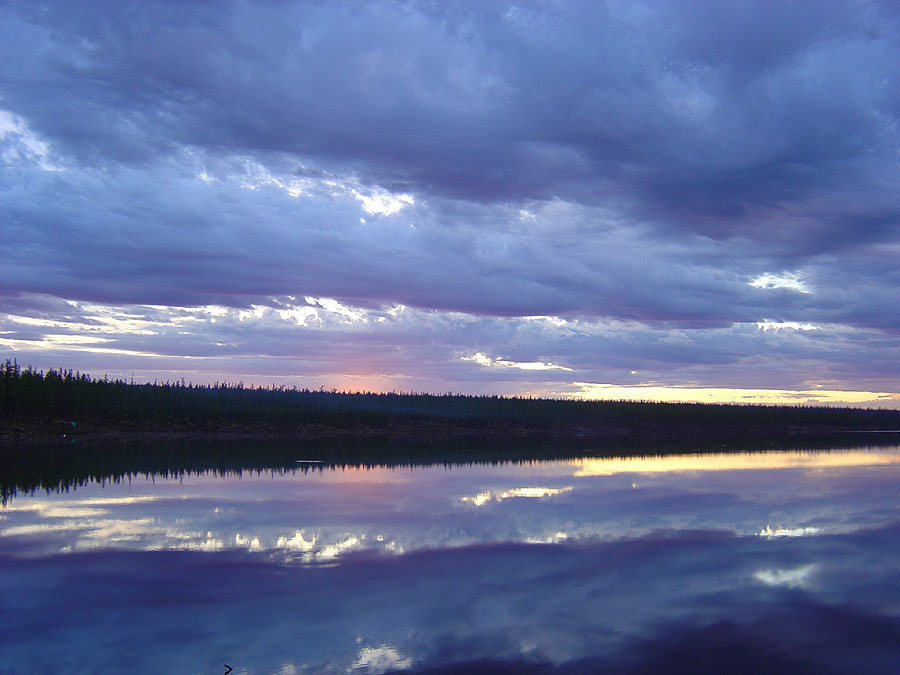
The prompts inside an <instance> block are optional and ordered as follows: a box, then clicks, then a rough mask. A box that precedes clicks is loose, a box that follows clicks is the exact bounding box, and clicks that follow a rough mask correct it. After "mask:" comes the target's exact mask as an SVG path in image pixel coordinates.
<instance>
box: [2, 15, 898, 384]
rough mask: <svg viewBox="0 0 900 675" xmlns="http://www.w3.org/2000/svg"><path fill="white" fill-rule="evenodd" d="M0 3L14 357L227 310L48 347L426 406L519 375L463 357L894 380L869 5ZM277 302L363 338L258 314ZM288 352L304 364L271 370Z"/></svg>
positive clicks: (892, 219) (894, 290)
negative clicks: (343, 387)
mask: <svg viewBox="0 0 900 675" xmlns="http://www.w3.org/2000/svg"><path fill="white" fill-rule="evenodd" d="M0 13H2V21H0V63H2V65H0V109H2V112H0V156H2V162H0V174H2V179H0V223H2V229H0V246H2V248H3V250H4V264H3V265H2V267H0V311H2V312H4V315H3V316H5V318H2V319H0V321H2V322H0V330H2V331H3V332H2V333H0V339H2V340H4V342H0V344H2V345H4V347H5V348H8V349H10V350H13V349H14V350H16V353H17V355H19V356H20V357H21V358H22V360H26V361H32V362H37V363H38V364H39V365H42V366H46V365H55V364H51V363H49V362H48V361H47V358H46V357H48V356H49V355H50V353H49V352H48V349H49V347H48V344H47V343H46V340H47V336H48V335H52V334H53V333H52V332H51V331H48V330H40V328H41V326H40V325H39V324H36V323H32V324H30V328H29V331H28V332H27V334H24V333H23V332H22V331H23V328H22V326H23V322H22V320H23V319H26V320H29V319H30V320H33V321H37V320H39V321H61V322H63V323H65V324H66V328H65V330H64V331H63V332H66V333H67V334H72V335H76V336H80V337H81V338H83V337H84V336H85V335H90V333H89V332H85V331H84V329H83V328H78V327H77V326H78V325H80V324H79V322H80V321H81V320H82V319H83V316H82V315H83V314H85V307H86V306H103V307H105V308H107V310H104V311H118V312H120V313H123V312H124V313H135V312H136V313H138V314H147V313H150V314H154V316H155V319H154V320H159V321H161V322H162V323H163V324H165V325H170V324H171V323H172V322H173V321H176V320H177V319H178V317H180V316H183V315H184V313H185V312H187V313H191V312H193V313H194V314H196V313H197V311H198V310H197V309H196V308H200V307H205V306H215V307H219V308H224V309H225V310H226V312H227V314H226V315H225V318H226V319H229V318H232V317H233V316H236V315H237V314H239V313H240V312H246V311H248V310H250V309H251V308H253V307H258V308H263V309H262V310H260V312H261V313H259V312H258V314H259V315H258V316H257V315H256V314H254V315H252V318H253V321H251V322H248V320H247V318H245V320H244V321H237V322H236V323H235V322H234V321H230V320H225V321H222V322H221V323H218V324H217V326H215V327H213V326H212V325H207V326H206V327H205V328H203V329H202V330H201V329H200V326H199V324H194V326H193V327H194V330H192V331H188V332H186V333H183V334H182V333H179V332H178V331H172V330H167V329H157V328H152V329H148V330H152V331H153V332H152V333H151V334H145V335H143V337H142V336H141V334H140V333H137V334H135V333H133V332H131V331H129V330H125V329H123V330H121V331H119V332H116V333H113V332H110V333H109V334H108V335H107V336H106V338H107V339H109V340H110V341H111V342H107V343H105V344H106V346H107V348H109V349H114V350H120V351H119V352H114V354H119V356H120V357H123V356H124V355H125V353H130V352H131V351H140V352H141V353H144V354H148V355H154V356H166V357H173V358H174V357H179V358H180V359H181V361H179V362H177V363H175V362H173V361H169V362H168V363H166V362H165V360H159V359H157V361H156V363H157V366H156V367H155V368H149V367H146V366H147V365H148V364H142V363H139V362H138V361H127V362H126V360H124V358H118V359H110V360H101V359H94V360H93V361H85V359H86V358H87V357H85V353H84V352H82V353H80V354H79V353H76V351H75V350H74V349H72V348H70V347H71V345H70V346H68V347H67V346H65V344H63V343H59V342H58V343H57V346H56V349H57V351H56V352H53V357H54V358H56V357H57V355H58V357H59V359H60V360H61V361H64V362H66V363H68V362H70V361H72V360H76V361H78V362H79V363H84V364H85V365H88V366H90V367H91V369H93V370H96V369H97V368H98V367H99V368H103V369H107V370H116V371H124V370H135V369H138V370H142V371H146V372H150V371H151V370H157V371H161V372H162V371H164V372H170V373H177V372H190V371H191V370H192V368H191V366H190V365H187V364H186V363H185V361H184V360H185V359H186V358H187V357H193V358H194V359H198V360H204V359H205V365H204V366H203V367H202V368H200V370H205V371H208V372H210V373H213V374H216V375H218V376H220V377H227V376H253V375H255V374H259V375H262V374H264V371H265V368H262V367H261V366H259V367H257V366H253V367H251V368H249V369H248V368H243V369H242V367H241V366H240V365H239V363H238V361H237V360H236V359H237V358H238V357H239V356H240V357H241V358H242V359H244V360H245V361H244V362H245V363H246V359H248V358H250V359H251V361H253V360H255V359H267V360H269V361H270V362H273V363H278V364H279V366H278V368H274V367H273V368H272V369H273V370H279V369H280V370H279V372H281V373H283V374H286V375H291V376H293V377H294V381H298V382H299V383H301V384H303V383H304V382H305V381H306V380H304V378H315V377H318V376H319V375H321V376H323V377H325V378H326V379H327V378H328V377H330V378H331V380H329V381H331V382H338V383H346V382H348V380H347V377H351V376H356V377H358V376H360V375H361V374H362V371H363V370H365V371H366V374H375V373H376V371H377V374H378V375H379V376H380V377H382V378H385V377H389V378H394V379H393V380H391V381H393V382H400V383H406V384H412V383H414V381H415V380H416V379H417V378H418V379H419V381H420V382H421V383H423V384H424V383H429V384H428V385H427V386H422V387H421V389H430V390H441V389H447V388H466V386H467V385H465V382H466V381H468V380H470V379H472V375H471V374H470V373H471V369H472V368H476V367H477V368H480V369H481V370H480V371H479V372H480V375H479V376H478V377H479V378H480V379H481V383H480V384H479V385H477V386H474V385H473V389H477V390H481V391H509V392H514V391H529V390H531V389H529V387H531V388H532V389H533V388H534V387H532V386H531V385H530V384H529V382H535V379H534V378H535V373H534V372H533V371H529V370H527V369H522V368H496V367H494V368H492V367H491V364H496V363H503V362H511V363H520V364H521V363H548V364H555V365H558V366H560V367H561V368H571V369H572V371H564V370H555V371H554V370H551V371H549V372H550V373H552V374H553V375H554V379H553V380H552V381H551V380H548V379H547V377H546V373H545V374H544V376H542V377H543V379H540V378H539V380H537V381H538V382H539V385H540V387H541V389H540V390H541V391H543V392H545V393H546V392H551V391H558V392H560V393H563V390H564V389H565V387H568V389H567V390H566V391H571V390H572V383H573V382H579V381H584V382H599V383H614V384H619V385H625V384H639V383H656V384H666V385H694V386H717V387H748V388H753V387H762V386H766V387H775V388H787V389H804V390H805V389H810V388H814V387H815V386H816V385H818V386H820V387H828V388H832V389H865V390H868V391H872V392H895V391H897V388H896V384H894V383H895V382H896V381H897V375H898V371H897V367H896V366H895V365H893V364H896V363H898V362H900V361H898V360H897V359H896V358H893V356H892V355H893V354H895V353H896V350H897V349H898V346H900V342H898V333H900V319H898V316H900V315H898V313H897V312H895V311H893V308H894V307H896V306H897V305H898V301H900V272H898V269H900V268H898V265H897V258H898V252H900V237H898V234H900V232H898V230H900V219H898V214H900V197H898V192H897V190H896V185H895V183H896V180H895V179H896V176H897V175H898V171H900V154H898V150H900V142H898V125H897V120H898V111H900V95H898V94H897V92H898V91H900V86H898V85H900V82H898V75H900V14H898V13H897V11H896V8H894V7H893V5H891V4H890V3H876V2H850V1H842V2H827V3H821V4H820V5H817V9H816V11H815V12H810V11H809V8H808V6H807V5H805V4H803V3H782V4H780V5H779V7H778V8H777V9H773V8H761V7H757V6H755V5H752V4H751V5H746V6H740V7H720V6H719V5H718V4H716V3H706V2H684V3H676V4H671V3H631V2H629V3H618V2H608V3H603V4H593V3H584V4H567V5H564V6H558V5H553V4H549V3H541V2H527V3H520V4H518V5H513V4H507V3H491V4H489V5H485V4H484V3H466V2H462V3H455V4H452V5H443V4H439V5H434V4H430V3H415V2H412V3H403V4H398V3H354V2H341V3H326V4H322V5H319V4H308V3H302V4H301V3H278V4H272V5H264V6H249V5H246V4H244V3H237V2H234V3H223V4H209V5H208V4H203V5H197V4H190V5H185V4H184V3H179V2H154V3H149V4H144V5H142V6H141V7H140V8H138V9H135V8H133V7H126V6H123V5H120V4H118V3H102V2H95V3H53V2H50V3H43V4H35V3H30V2H28V3H26V2H22V3H17V2H12V3H7V4H5V5H4V7H3V8H2V9H0ZM307 297H310V298H325V299H335V301H336V302H338V303H339V304H340V305H341V306H343V307H345V308H349V311H351V312H356V313H363V314H365V313H374V314H375V315H378V317H373V318H384V319H385V321H384V322H375V321H374V320H373V321H368V322H363V321H357V322H355V323H354V322H349V324H348V326H350V324H352V326H350V327H348V326H344V325H343V323H347V322H343V323H339V324H335V325H334V326H332V328H331V329H329V330H328V331H318V332H315V331H310V330H306V329H304V327H303V326H300V327H298V326H297V323H298V322H296V321H294V325H293V328H291V326H290V322H289V321H287V320H284V323H285V325H276V323H277V322H274V321H270V320H269V319H270V318H272V317H275V316H278V317H281V318H282V319H283V318H284V312H290V311H294V309H297V308H299V311H300V312H301V314H303V313H308V312H309V309H308V308H309V307H315V306H316V305H315V303H313V304H312V305H311V304H309V303H308V302H305V301H303V300H302V299H303V298H307ZM72 303H75V304H74V305H73V304H72ZM399 305H403V306H405V307H407V308H409V311H408V312H407V313H406V314H404V315H403V318H402V319H400V318H397V316H396V315H394V314H391V308H396V307H398V306H399ZM67 306H68V307H72V308H73V309H68V310H67V309H65V307H67ZM292 308H293V309H292ZM320 309H321V308H320ZM254 311H255V310H254ZM360 316H362V314H360ZM534 316H540V317H548V319H547V320H544V321H543V322H540V321H538V322H534V321H532V320H528V319H525V318H524V317H534ZM344 318H347V317H346V316H345V317H344ZM376 323H378V325H376ZM382 323H384V324H387V326H383V325H381V324H382ZM251 326H252V327H251ZM538 326H540V328H539V329H538ZM765 326H770V327H780V328H781V330H779V331H778V332H777V334H776V332H775V331H773V330H766V329H765V328H764V327H765ZM44 328H46V326H44ZM179 335H180V336H181V337H180V338H179V337H177V336H179ZM313 335H315V336H316V337H312V336H313ZM23 340H24V341H26V342H23ZM316 340H321V341H322V347H321V349H322V351H321V353H320V352H319V351H317V350H316V346H315V343H316ZM219 343H222V344H224V345H234V346H236V347H232V348H231V351H230V352H229V351H228V350H226V351H225V352H223V351H222V345H220V344H219ZM300 345H302V346H303V351H304V353H306V354H310V358H309V359H308V360H309V361H310V362H315V363H317V364H323V363H325V364H330V365H329V367H328V368H326V369H324V370H323V369H322V368H313V367H312V366H309V367H307V366H302V365H300V364H299V363H298V360H297V359H296V358H295V357H296V356H297V354H296V352H297V351H298V350H299V349H300ZM362 345H365V351H366V352H370V353H372V354H374V355H375V356H374V360H373V361H371V362H369V364H368V365H367V366H366V367H365V368H363V367H362V366H360V365H358V364H359V362H360V361H361V360H362V359H363V356H362V355H363V353H364V351H363V347H362ZM307 347H309V349H310V350H311V351H305V350H306V348H307ZM329 349H330V350H329ZM123 350H124V351H123ZM120 352H121V353H120ZM286 352H290V353H286ZM93 353H97V352H93ZM382 353H384V354H385V356H384V357H383V359H382V357H381V356H380V354H382ZM477 353H481V354H483V355H484V356H485V358H486V359H487V361H485V360H484V359H483V360H482V362H477V361H471V360H470V361H465V360H463V359H464V358H470V357H473V356H474V355H475V354H477ZM387 354H390V355H392V356H387ZM107 355H109V353H108V354H107ZM229 357H231V358H232V359H234V360H230V361H229ZM285 358H291V359H293V360H291V361H285ZM380 359H381V360H380ZM195 365H196V364H195ZM631 371H636V373H637V379H635V377H634V376H633V375H632V373H631ZM563 373H565V374H566V376H565V377H561V375H562V374H563ZM265 374H266V375H268V373H265ZM569 374H571V377H569V376H568V375H569ZM510 377H513V379H514V381H515V382H516V383H517V384H515V385H514V386H513V385H511V386H510V387H509V388H508V389H506V388H505V385H504V381H505V380H507V379H508V378H510ZM342 378H343V379H342ZM416 388H419V387H416Z"/></svg>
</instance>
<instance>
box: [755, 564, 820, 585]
mask: <svg viewBox="0 0 900 675" xmlns="http://www.w3.org/2000/svg"><path fill="white" fill-rule="evenodd" d="M815 569H816V565H815V564H810V565H802V566H800V567H795V568H793V569H766V570H759V571H758V572H756V573H754V575H753V578H754V579H756V581H758V582H760V583H762V584H765V585H766V586H784V587H786V588H803V587H804V586H808V585H809V578H810V576H811V575H812V573H813V572H814V571H815Z"/></svg>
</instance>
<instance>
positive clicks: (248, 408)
mask: <svg viewBox="0 0 900 675" xmlns="http://www.w3.org/2000/svg"><path fill="white" fill-rule="evenodd" d="M897 429H900V411H898V410H875V409H858V408H824V407H815V406H802V405H798V406H773V405H732V404H703V403H655V402H649V401H643V402H641V401H584V400H562V399H536V398H529V397H515V396H513V397H504V396H472V395H464V394H452V393H447V394H416V393H396V392H394V393H376V392H358V393H350V392H339V391H325V390H321V389H317V390H309V389H298V388H296V387H292V388H286V387H270V388H265V387H255V388H252V387H244V386H243V385H242V384H240V383H239V384H216V385H212V386H206V385H200V386H195V385H193V384H191V383H185V382H183V381H182V382H175V383H172V382H164V383H158V382H154V383H152V384H151V383H146V384H131V383H128V382H124V381H121V380H107V379H105V378H104V379H102V380H100V379H95V378H91V377H90V376H89V375H86V374H82V373H76V372H73V371H71V370H63V369H60V370H49V371H46V372H44V371H36V370H34V369H32V368H30V367H25V368H22V367H20V366H19V365H18V364H17V363H16V362H14V361H12V362H11V361H9V360H7V361H5V362H2V363H0V441H2V442H3V443H4V444H7V445H8V444H16V443H19V442H28V441H51V440H53V439H67V440H72V439H78V438H85V439H86V438H99V437H106V438H122V439H124V438H132V439H134V438H138V437H145V436H148V437H149V436H153V437H161V436H177V437H182V438H184V437H188V436H191V435H202V436H204V437H209V436H218V437H221V438H226V437H290V438H294V439H322V440H328V439H338V440H339V439H360V440H361V439H365V438H375V439H381V440H386V441H394V442H402V443H410V442H422V441H425V442H428V441H432V440H433V441H444V440H448V439H470V438H487V439H495V440H497V441H500V442H502V441H504V440H506V439H535V438H538V439H539V438H552V439H557V440H567V441H576V440H577V441H579V442H581V441H582V440H584V441H588V442H589V441H596V442H599V443H608V442H615V441H618V440H622V441H626V442H628V441H631V442H634V441H640V440H648V441H651V440H652V441H656V440H674V439H698V440H700V439H703V440H711V439H730V440H740V439H751V438H752V439H765V438H772V439H775V438H780V437H796V436H810V435H820V436H821V435H825V434H834V433H852V432H875V431H878V432H884V431H891V430H897Z"/></svg>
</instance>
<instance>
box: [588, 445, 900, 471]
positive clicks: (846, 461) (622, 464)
mask: <svg viewBox="0 0 900 675" xmlns="http://www.w3.org/2000/svg"><path fill="white" fill-rule="evenodd" d="M894 464H900V451H898V450H897V449H894V450H893V451H891V452H877V451H870V452H867V451H854V452H740V453H710V454H700V453H697V454H691V455H666V456H658V457H610V458H596V459H594V458H591V459H579V460H575V461H573V462H572V465H573V466H575V467H577V471H576V472H575V475H576V476H611V475H613V474H617V473H671V472H676V473H677V472H679V471H739V470H743V469H757V470H759V469H824V468H837V467H849V466H887V465H894Z"/></svg>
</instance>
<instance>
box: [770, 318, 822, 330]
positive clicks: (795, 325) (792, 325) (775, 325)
mask: <svg viewBox="0 0 900 675" xmlns="http://www.w3.org/2000/svg"><path fill="white" fill-rule="evenodd" d="M756 327H757V328H759V329H760V330H762V331H770V330H771V331H775V332H778V331H780V330H819V327H818V326H814V325H813V324H811V323H800V322H799V321H769V320H768V319H763V320H762V321H757V322H756Z"/></svg>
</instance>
